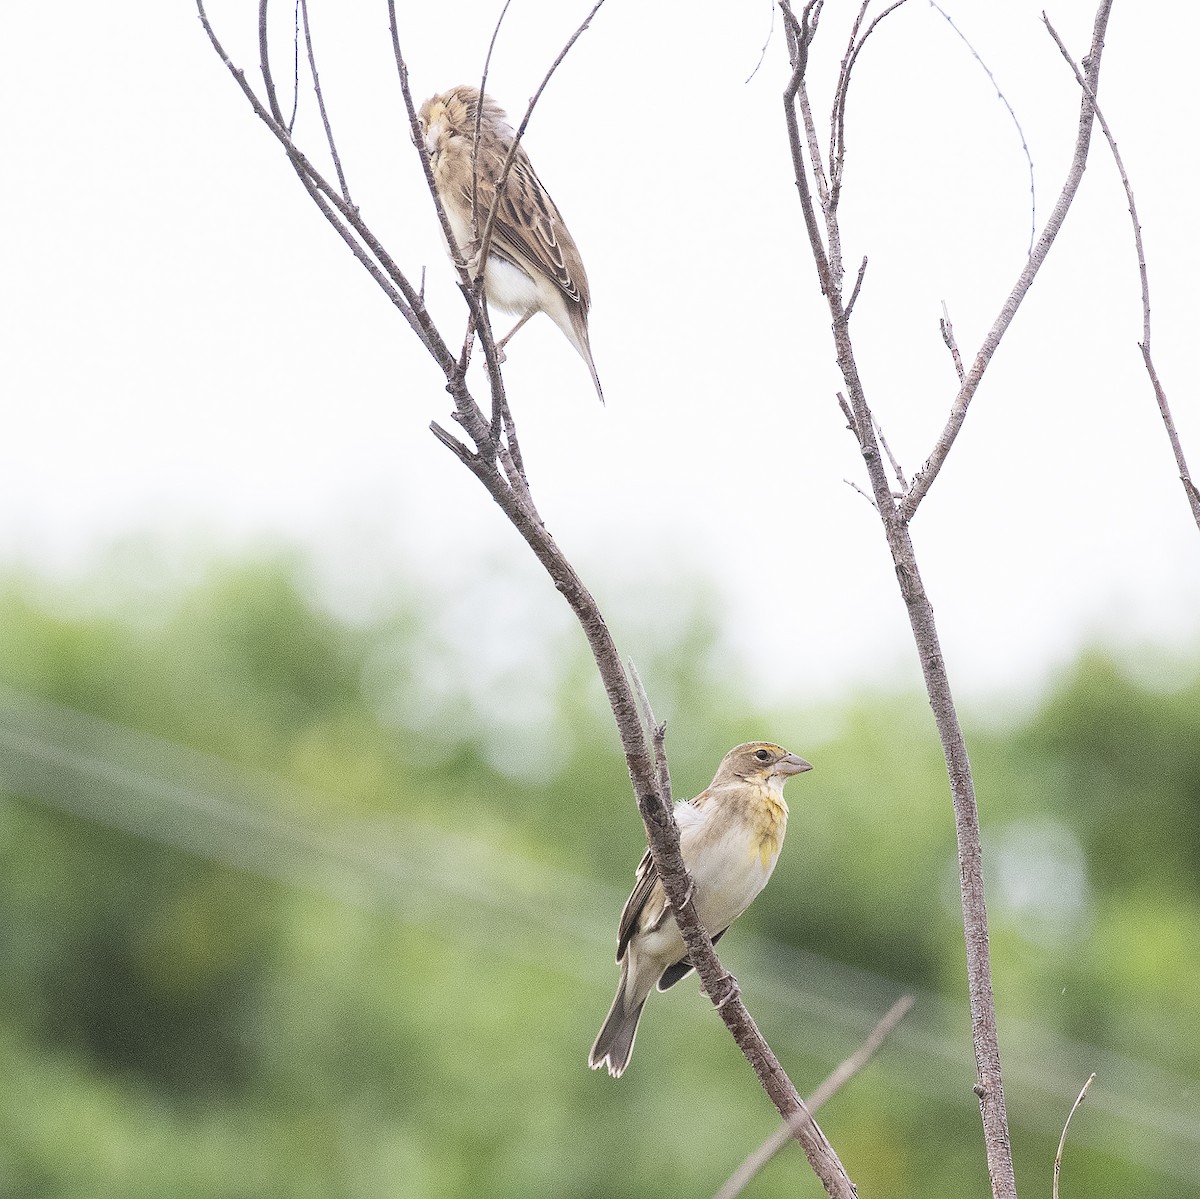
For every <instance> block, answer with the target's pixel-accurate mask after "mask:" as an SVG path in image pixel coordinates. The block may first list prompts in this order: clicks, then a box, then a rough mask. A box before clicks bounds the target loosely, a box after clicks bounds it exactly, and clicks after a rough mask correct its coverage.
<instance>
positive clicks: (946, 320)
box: [938, 300, 966, 383]
mask: <svg viewBox="0 0 1200 1199" xmlns="http://www.w3.org/2000/svg"><path fill="white" fill-rule="evenodd" d="M938 328H939V329H941V331H942V341H944V342H945V343H946V349H948V350H949V351H950V357H951V358H952V359H953V360H954V370H955V373H956V374H957V375H958V381H959V383H961V382H962V381H963V376H964V375H965V374H966V370H965V369H964V367H963V360H962V355H961V354H960V353H959V352H958V342H957V341H956V340H955V338H954V326H953V325H952V324H951V323H950V310H949V309H948V308H947V307H946V301H945V300H943V301H942V319H941V320H940V321H939V322H938Z"/></svg>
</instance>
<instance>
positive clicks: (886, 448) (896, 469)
mask: <svg viewBox="0 0 1200 1199" xmlns="http://www.w3.org/2000/svg"><path fill="white" fill-rule="evenodd" d="M875 436H876V437H878V438H879V444H880V446H881V448H882V449H883V452H884V453H885V454H886V455H887V460H888V462H890V463H891V466H892V474H893V475H895V476H896V482H897V483H898V484H899V485H900V487H901V489H902V492H903V491H907V490H908V481H907V480H906V479H905V477H904V469H903V467H901V465H900V463H899V462H897V461H896V455H895V454H893V453H892V447H891V446H890V445H888V443H887V438H886V437H884V435H883V426H882V425H881V424H880V423H879V421H878V419H877V420H876V421H875Z"/></svg>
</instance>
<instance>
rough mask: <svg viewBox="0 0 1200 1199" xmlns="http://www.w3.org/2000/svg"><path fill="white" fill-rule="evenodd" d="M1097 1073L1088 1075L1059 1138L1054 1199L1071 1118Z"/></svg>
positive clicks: (1055, 1163) (1056, 1194) (1056, 1196)
mask: <svg viewBox="0 0 1200 1199" xmlns="http://www.w3.org/2000/svg"><path fill="white" fill-rule="evenodd" d="M1095 1077H1096V1075H1095V1073H1092V1074H1090V1075H1088V1080H1087V1082H1085V1083H1084V1084H1083V1090H1081V1091H1080V1092H1079V1097H1078V1098H1077V1099H1076V1100H1075V1102H1074V1103H1072V1104H1071V1110H1070V1111H1069V1112H1068V1113H1067V1121H1066V1123H1065V1124H1064V1125H1063V1130H1062V1136H1061V1137H1059V1138H1058V1152H1057V1153H1056V1154H1055V1155H1054V1186H1053V1188H1052V1195H1053V1199H1058V1172H1059V1170H1061V1169H1062V1155H1063V1147H1064V1146H1065V1145H1066V1143H1067V1129H1068V1128H1070V1127H1071V1117H1072V1116H1074V1115H1075V1109H1076V1108H1077V1107H1078V1106H1079V1105H1080V1104H1081V1103H1082V1102H1083V1097H1084V1096H1085V1095H1086V1094H1087V1092H1088V1087H1090V1086H1091V1085H1092V1081H1093V1079H1095Z"/></svg>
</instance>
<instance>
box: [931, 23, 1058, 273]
mask: <svg viewBox="0 0 1200 1199" xmlns="http://www.w3.org/2000/svg"><path fill="white" fill-rule="evenodd" d="M929 7H930V8H932V9H935V10H936V11H937V12H939V13H941V14H942V16H943V17H945V18H946V24H947V25H949V26H950V28H951V29H953V30H954V32H955V33H956V34H958V37H959V40H960V41H961V42H962V44H963V45H964V46H966V48H967V49H968V50H970V51H971V56H972V57H973V58H974V59H975V61H976V62H977V63H978V64H979V65H980V66H981V67H982V68H983V71H984V74H985V75H987V77H988V79H990V80H991V83H992V87H994V88H995V89H996V95H997V96H999V97H1000V103H1001V104H1003V105H1004V107H1005V108H1007V109H1008V115H1009V116H1010V117H1012V123H1013V124H1014V125H1015V126H1016V127H1017V136H1018V137H1019V138H1020V139H1021V149H1022V150H1023V151H1024V152H1025V161H1026V163H1027V164H1028V166H1029V250H1028V253H1030V254H1032V253H1033V239H1034V236H1035V235H1036V234H1037V188H1036V185H1035V183H1034V176H1033V155H1032V154H1030V152H1029V144H1028V143H1027V142H1026V141H1025V130H1024V129H1022V128H1021V122H1020V121H1018V120H1017V114H1016V113H1015V112H1014V111H1013V106H1012V105H1011V104H1010V103H1009V102H1008V97H1007V96H1006V95H1005V94H1004V92H1003V91H1002V90H1001V88H1000V85H999V84H998V83H997V82H996V76H995V75H993V74H992V69H991V67H989V66H988V65H987V63H986V62H984V61H983V57H982V55H981V54H980V53H979V51H978V50H976V49H975V47H974V46H972V45H971V41H970V39H969V38H968V37H967V35H966V34H965V33H963V31H962V30H961V29H959V27H958V26H957V25H955V23H954V20H953V18H952V17H951V16H950V14H949V13H948V12H947V11H946V10H945V9H944V8H943V7H942V6H941V5H940V4H938V3H937V0H929Z"/></svg>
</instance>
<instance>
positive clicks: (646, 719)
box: [629, 658, 671, 803]
mask: <svg viewBox="0 0 1200 1199" xmlns="http://www.w3.org/2000/svg"><path fill="white" fill-rule="evenodd" d="M629 681H630V682H631V683H632V684H633V692H634V694H635V695H636V696H637V701H638V707H639V708H641V711H642V721H643V723H644V725H645V729H646V735H647V736H648V737H649V738H650V744H651V747H652V749H653V750H654V764H655V767H656V768H657V770H658V786H659V790H660V791H661V792H662V797H663V799H664V800H665V801H666V802H667V803H670V802H671V771H670V767H669V766H668V765H667V753H666V738H667V722H666V721H665V720H664V721H662V722H661V723H660V722H659V721H658V720H656V719H655V716H654V709H653V708H652V707H651V706H650V696H649V695H648V694H647V693H646V688H645V686H644V685H643V683H642V676H641V675H640V674H639V673H638V668H637V667H636V666H635V665H634V663H633V659H632V658H630V659H629Z"/></svg>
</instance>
